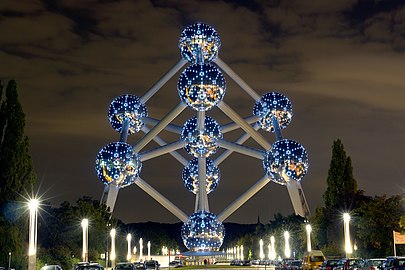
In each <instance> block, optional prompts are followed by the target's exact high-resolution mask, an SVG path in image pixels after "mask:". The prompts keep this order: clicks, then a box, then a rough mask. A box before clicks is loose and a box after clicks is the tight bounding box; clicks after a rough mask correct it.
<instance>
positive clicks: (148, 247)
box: [147, 241, 150, 260]
mask: <svg viewBox="0 0 405 270" xmlns="http://www.w3.org/2000/svg"><path fill="white" fill-rule="evenodd" d="M147 246H148V260H150V241H148V244H147Z"/></svg>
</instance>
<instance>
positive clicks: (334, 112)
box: [0, 0, 405, 223]
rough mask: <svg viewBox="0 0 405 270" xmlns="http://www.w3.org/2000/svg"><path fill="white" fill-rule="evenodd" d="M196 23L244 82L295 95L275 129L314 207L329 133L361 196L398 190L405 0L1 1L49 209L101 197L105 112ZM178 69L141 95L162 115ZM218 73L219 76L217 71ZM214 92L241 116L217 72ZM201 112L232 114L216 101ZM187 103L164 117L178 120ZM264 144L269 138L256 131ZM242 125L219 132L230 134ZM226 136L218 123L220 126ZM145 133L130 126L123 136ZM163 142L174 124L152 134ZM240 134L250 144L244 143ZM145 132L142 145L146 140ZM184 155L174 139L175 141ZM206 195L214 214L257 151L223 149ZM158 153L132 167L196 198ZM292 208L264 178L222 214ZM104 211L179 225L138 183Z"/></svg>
mask: <svg viewBox="0 0 405 270" xmlns="http://www.w3.org/2000/svg"><path fill="white" fill-rule="evenodd" d="M195 22H204V23H206V24H209V25H212V26H213V27H214V28H215V29H216V30H217V32H218V33H219V36H220V39H221V42H222V46H221V48H220V52H219V57H220V58H221V59H222V60H223V61H224V62H226V63H227V64H228V65H229V66H230V67H231V68H232V69H233V70H234V71H235V72H236V73H237V74H238V75H239V76H240V77H241V78H242V79H243V80H245V81H246V82H247V83H248V84H249V85H250V86H251V87H252V88H253V89H255V91H256V92H257V93H258V94H259V95H262V94H264V93H266V92H271V91H277V92H280V93H282V94H284V95H286V96H287V97H288V98H289V99H290V101H291V102H292V105H293V113H294V116H293V119H292V122H291V123H290V125H289V126H288V127H287V128H286V129H284V130H283V135H284V137H285V138H289V139H293V140H296V141H298V142H300V143H301V144H302V145H303V146H304V147H305V148H306V149H307V151H308V154H309V159H310V169H309V172H308V174H307V175H306V177H305V178H304V179H303V180H302V186H303V189H304V192H305V195H306V198H307V201H308V203H309V207H310V210H311V211H312V213H313V212H314V211H315V208H316V207H318V206H321V205H322V194H323V193H324V191H325V189H326V178H327V172H328V168H329V163H330V158H331V147H332V143H333V141H334V140H336V139H338V138H340V139H341V140H342V142H343V144H344V147H345V150H346V152H347V154H348V155H350V156H351V158H352V162H353V167H354V177H355V179H356V180H357V183H358V186H359V188H360V189H362V190H364V191H365V193H366V195H371V196H374V195H383V194H387V195H388V196H391V195H396V194H403V193H404V187H405V185H404V182H405V181H404V180H405V166H404V161H405V4H404V2H403V1H396V0H392V1H378V0H375V1H363V0H361V1H360V0H359V1H358V0H344V1H343V0H342V1H324V0H315V1H314V0H312V1H300V0H296V1H294V0H288V1H283V0H278V1H277V0H270V1H185V0H184V1H180V0H178V1H113V0H104V1H101V0H99V1H92V0H60V1H54V0H43V1H40V0H38V1H35V0H28V1H15V0H1V1H0V30H1V31H0V33H1V34H0V63H1V64H0V79H1V80H2V81H3V84H5V83H7V81H8V80H10V79H15V80H16V81H17V84H18V92H19V98H20V100H21V103H22V105H23V108H24V111H25V113H26V133H27V135H28V136H29V138H30V150H31V154H32V157H33V161H34V165H35V170H36V173H37V177H38V179H37V185H36V190H38V193H39V194H40V195H42V197H43V198H44V199H47V200H50V201H51V202H52V203H53V204H54V205H55V206H59V204H60V203H61V202H63V201H70V202H71V203H74V202H75V201H76V200H77V199H78V198H79V197H81V196H83V195H86V196H91V197H92V198H93V199H97V200H99V199H100V198H101V195H102V191H103V187H104V186H103V184H102V183H101V181H100V180H98V178H97V176H96V173H95V169H94V167H95V158H96V155H97V153H98V151H99V150H100V149H101V148H102V147H103V146H105V145H106V144H108V143H111V142H114V141H118V140H119V134H118V133H117V132H115V131H114V130H113V129H112V128H111V126H110V124H109V122H108V119H107V111H108V106H109V104H110V103H111V101H112V100H113V99H114V98H115V97H117V96H119V95H122V94H134V95H138V96H142V95H143V94H145V93H146V92H147V91H148V89H149V88H150V87H151V86H152V85H153V84H154V83H155V82H156V81H157V80H158V79H159V78H160V77H161V76H163V75H164V74H165V72H167V71H168V70H169V69H170V68H171V67H172V66H173V65H175V64H176V63H177V62H178V61H179V60H180V52H179V49H178V47H177V46H178V39H179V36H180V33H181V32H182V30H183V29H184V28H185V27H186V26H187V25H190V24H193V23H195ZM179 75H180V72H179V73H177V74H176V75H175V76H174V77H173V78H172V79H171V80H170V81H169V82H168V83H167V84H166V85H165V86H164V87H163V88H162V89H161V90H160V91H159V92H158V93H157V94H156V95H154V96H153V97H152V98H151V99H150V100H149V101H148V102H147V103H146V105H147V108H148V112H149V116H150V117H153V118H157V119H161V118H162V117H163V116H164V115H165V114H166V113H167V112H169V111H170V110H171V109H172V108H173V107H174V106H175V105H176V104H177V103H178V102H179V96H178V94H177V89H176V84H177V80H178V77H179ZM224 75H225V74H224ZM225 78H226V80H227V92H226V95H225V98H224V101H225V102H226V103H227V104H228V105H229V106H230V107H232V108H233V109H234V110H236V111H237V112H238V113H239V114H240V115H241V116H243V117H247V116H250V115H251V114H252V109H253V106H254V100H253V99H252V98H251V97H250V96H248V95H247V94H246V93H245V92H244V91H243V90H242V89H241V88H240V87H239V86H237V85H236V84H235V83H234V82H233V81H232V79H231V78H229V77H228V76H227V75H225ZM207 114H208V115H210V116H212V117H214V118H215V119H216V120H217V121H218V122H220V123H221V124H226V123H229V122H230V120H229V119H227V117H225V116H223V114H222V112H220V111H219V110H218V109H217V108H215V109H213V110H211V111H210V112H209V113H207ZM192 115H194V112H193V111H191V109H187V110H186V112H184V113H182V114H181V116H180V117H179V118H178V119H176V121H175V122H174V123H175V124H177V125H180V126H181V125H183V123H184V122H185V121H186V120H187V119H188V118H189V117H191V116H192ZM261 133H262V134H263V135H264V136H265V138H266V139H267V140H268V141H269V142H270V143H272V142H274V140H275V139H274V135H273V134H271V133H265V132H261ZM241 134H242V133H241V131H240V130H239V131H237V132H234V133H230V134H229V137H225V138H226V139H229V140H231V139H234V138H237V137H239V136H240V135H241ZM227 135H228V134H227ZM141 136H142V134H139V135H135V136H134V135H132V136H130V137H129V140H128V142H129V143H130V144H132V145H134V144H135V143H136V141H137V140H139V138H140V137H141ZM161 136H162V137H163V138H165V139H166V140H167V141H175V140H177V139H178V135H176V134H170V133H168V132H163V134H161ZM248 145H250V146H252V147H256V148H258V149H260V146H259V145H257V144H256V143H255V142H254V141H252V140H250V141H249V142H248ZM156 146H157V145H156V144H154V143H153V142H151V143H150V144H149V145H148V146H147V149H151V148H154V147H156ZM179 152H180V153H181V154H183V156H184V157H186V158H187V159H190V158H191V156H189V155H187V154H186V153H185V151H184V150H180V151H179ZM220 170H221V173H222V178H221V181H220V183H219V186H218V188H217V189H216V190H215V191H214V192H213V193H211V194H210V195H209V203H210V209H211V211H212V212H213V213H216V214H219V213H220V212H222V210H223V209H224V208H225V207H227V206H228V205H229V204H230V203H231V202H232V201H233V200H235V199H236V198H237V196H239V195H240V194H242V193H243V192H244V191H245V190H246V189H247V188H249V187H251V186H252V185H253V184H254V183H256V181H258V180H259V179H260V178H261V177H262V176H263V175H264V171H263V168H262V162H261V161H260V160H257V159H254V158H251V157H245V156H243V155H241V154H233V155H232V156H231V157H230V158H228V159H227V160H226V161H225V162H223V163H222V164H221V166H220ZM181 171H182V165H181V164H180V163H179V162H177V161H176V160H175V159H174V158H172V157H171V156H169V155H165V156H162V157H159V158H156V159H153V160H148V161H145V162H144V164H143V168H142V173H141V177H142V178H143V179H144V180H145V181H146V182H148V183H149V184H150V185H151V186H153V187H154V188H155V189H157V190H158V191H159V192H160V193H162V194H163V195H164V196H165V197H167V198H168V199H169V200H171V201H172V202H173V203H174V204H175V205H177V206H178V207H179V208H180V209H182V210H183V211H184V212H186V213H187V214H191V213H192V212H193V211H194V195H193V194H192V193H190V192H188V191H187V190H186V189H185V187H184V186H183V183H182V180H181ZM277 212H280V213H282V214H285V215H289V214H292V213H293V208H292V205H291V202H290V199H289V196H288V192H287V190H286V188H285V187H283V186H279V185H277V184H275V183H269V184H268V185H267V186H265V187H264V188H263V189H262V190H261V191H260V192H259V193H257V194H256V195H255V196H254V197H253V198H252V199H250V200H249V201H248V202H247V203H246V204H244V205H243V206H242V207H241V208H240V209H239V210H237V211H236V212H235V213H234V214H233V215H232V216H230V217H229V218H228V219H227V220H226V221H227V222H239V223H255V222H256V221H257V217H258V215H259V216H260V219H261V221H262V222H268V221H269V220H270V219H271V218H272V217H273V214H274V213H277ZM114 216H115V217H116V218H119V219H121V220H123V221H124V222H144V221H157V222H170V223H172V222H178V221H179V220H178V219H177V218H176V217H175V216H173V215H172V214H171V213H170V212H168V211H167V210H166V209H164V208H163V207H162V206H160V204H158V203H157V202H156V201H155V200H154V199H152V198H151V197H150V196H149V195H147V194H146V193H145V192H143V191H142V190H141V189H140V188H139V187H137V186H136V185H133V186H130V187H127V188H125V189H123V190H121V191H120V194H119V196H118V200H117V204H116V207H115V211H114Z"/></svg>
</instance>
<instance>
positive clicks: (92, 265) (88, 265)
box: [75, 263, 104, 270]
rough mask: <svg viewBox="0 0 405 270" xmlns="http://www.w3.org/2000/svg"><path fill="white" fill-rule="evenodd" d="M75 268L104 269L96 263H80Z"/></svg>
mask: <svg viewBox="0 0 405 270" xmlns="http://www.w3.org/2000/svg"><path fill="white" fill-rule="evenodd" d="M75 270H104V267H103V266H101V265H100V264H98V263H81V264H78V265H76V267H75Z"/></svg>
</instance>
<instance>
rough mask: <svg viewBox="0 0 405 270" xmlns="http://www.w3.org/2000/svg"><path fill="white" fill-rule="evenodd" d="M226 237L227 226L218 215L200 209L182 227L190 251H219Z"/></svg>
mask: <svg viewBox="0 0 405 270" xmlns="http://www.w3.org/2000/svg"><path fill="white" fill-rule="evenodd" d="M224 237H225V227H224V225H223V224H222V222H220V221H219V220H218V218H217V216H216V215H214V214H212V213H210V212H207V211H204V210H203V211H199V212H196V213H194V214H192V215H191V216H190V217H189V218H188V220H187V222H186V223H184V224H183V226H182V228H181V238H182V239H183V243H184V245H185V246H186V247H187V248H188V249H189V250H190V251H197V252H209V251H218V250H219V248H220V247H221V245H222V243H223V241H224Z"/></svg>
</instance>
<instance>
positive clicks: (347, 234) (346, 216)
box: [343, 213, 353, 258]
mask: <svg viewBox="0 0 405 270" xmlns="http://www.w3.org/2000/svg"><path fill="white" fill-rule="evenodd" d="M343 221H344V224H343V225H344V226H343V229H344V234H345V252H346V258H349V256H350V254H352V253H353V249H352V244H351V241H350V227H349V222H350V215H349V213H344V214H343Z"/></svg>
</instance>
